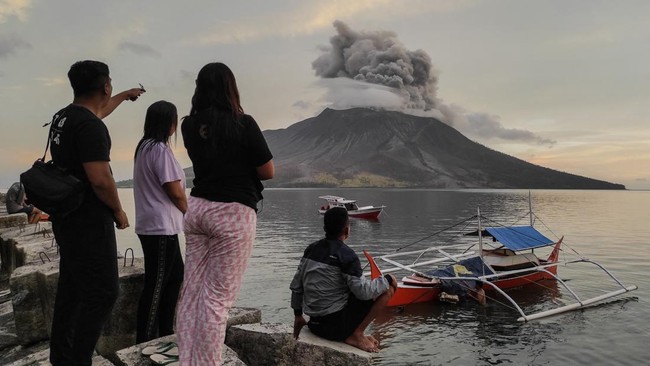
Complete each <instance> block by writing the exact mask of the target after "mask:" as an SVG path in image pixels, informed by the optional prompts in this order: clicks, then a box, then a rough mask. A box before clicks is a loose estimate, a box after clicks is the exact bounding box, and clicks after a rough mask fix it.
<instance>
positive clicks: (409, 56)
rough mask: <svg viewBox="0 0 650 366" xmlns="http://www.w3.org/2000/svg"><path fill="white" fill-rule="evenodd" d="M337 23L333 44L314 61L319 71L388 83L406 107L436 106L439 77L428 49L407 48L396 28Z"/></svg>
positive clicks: (334, 75)
mask: <svg viewBox="0 0 650 366" xmlns="http://www.w3.org/2000/svg"><path fill="white" fill-rule="evenodd" d="M334 27H335V28H336V30H337V33H338V34H337V35H335V36H333V37H332V38H331V39H330V43H331V48H328V49H323V51H324V52H325V53H324V54H323V55H321V56H320V57H318V58H317V59H316V60H315V61H314V62H313V63H312V67H313V68H314V70H316V75H318V76H320V77H323V78H341V77H343V78H350V79H354V80H357V81H360V82H367V83H372V84H378V85H385V86H388V87H390V88H393V89H394V90H395V91H397V92H398V93H399V94H400V95H401V96H402V98H403V99H404V104H403V107H404V108H407V109H420V110H430V109H433V108H436V90H437V86H436V84H437V82H438V79H437V77H436V75H435V74H434V71H433V70H434V69H433V65H432V64H431V58H430V57H429V55H427V53H426V52H424V51H422V50H417V51H409V50H407V49H406V48H405V47H404V45H403V44H402V43H401V42H400V41H399V40H398V39H397V35H396V34H395V33H393V32H389V31H376V32H357V31H354V30H352V29H350V27H348V25H347V24H345V23H343V22H341V21H339V20H337V21H335V22H334Z"/></svg>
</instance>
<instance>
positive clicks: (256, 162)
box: [181, 113, 273, 210]
mask: <svg viewBox="0 0 650 366" xmlns="http://www.w3.org/2000/svg"><path fill="white" fill-rule="evenodd" d="M206 116H207V113H198V114H196V115H193V116H188V117H186V118H185V119H184V120H183V123H182V125H181V131H182V134H183V142H184V144H185V148H186V149H187V153H188V155H189V157H190V159H191V160H192V165H193V168H194V180H193V182H194V187H193V188H192V191H191V193H190V195H192V196H194V197H200V198H204V199H207V200H210V201H215V202H239V203H241V204H243V205H246V206H248V207H251V208H252V209H254V210H257V202H258V201H260V200H261V199H262V198H263V197H262V190H263V189H264V187H263V186H262V183H261V182H260V180H259V178H257V171H256V170H255V168H256V167H259V166H262V165H264V164H265V163H267V162H268V161H270V160H271V159H272V158H273V155H272V154H271V151H270V150H269V147H268V145H267V144H266V140H265V139H264V136H263V135H262V131H260V128H259V126H258V125H257V122H255V120H254V119H253V117H251V116H249V115H246V114H245V115H243V116H242V117H240V119H239V121H235V120H234V119H232V118H230V116H227V117H224V114H220V118H219V119H218V120H217V119H215V118H207V117H206ZM227 123H229V124H230V125H227V126H226V125H225V124H227ZM212 129H214V130H212ZM208 131H210V132H208ZM220 133H222V134H227V135H228V136H229V138H228V141H226V142H222V143H215V141H214V138H213V137H212V136H216V135H218V134H220ZM222 136H223V135H222Z"/></svg>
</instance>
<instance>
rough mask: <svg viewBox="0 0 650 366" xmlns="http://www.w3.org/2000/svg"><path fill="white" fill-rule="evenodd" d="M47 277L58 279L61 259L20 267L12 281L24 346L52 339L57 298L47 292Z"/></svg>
mask: <svg viewBox="0 0 650 366" xmlns="http://www.w3.org/2000/svg"><path fill="white" fill-rule="evenodd" d="M47 276H56V277H57V278H58V263H57V262H53V263H50V262H48V263H46V264H43V265H42V266H38V267H36V266H26V267H19V268H18V269H17V270H16V271H14V273H13V275H12V276H11V279H10V281H9V286H10V289H11V294H12V306H13V312H14V321H15V325H16V335H17V336H18V342H19V343H20V344H22V345H26V344H30V343H34V342H38V341H42V340H45V339H48V338H49V330H50V326H51V319H52V311H53V307H54V300H53V299H54V298H53V296H52V295H51V294H47V285H46V282H48V281H47V280H46V277H47ZM50 281H52V280H50Z"/></svg>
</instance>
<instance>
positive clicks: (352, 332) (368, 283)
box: [290, 207, 397, 352]
mask: <svg viewBox="0 0 650 366" xmlns="http://www.w3.org/2000/svg"><path fill="white" fill-rule="evenodd" d="M324 221H325V227H324V229H325V239H321V240H319V241H317V242H315V243H312V244H311V245H309V246H308V247H307V249H305V253H304V255H303V257H302V259H301V260H300V265H299V266H298V270H297V271H296V274H295V276H294V277H293V281H291V285H290V288H291V307H292V308H293V311H294V316H295V319H294V326H293V336H294V337H295V338H296V339H297V338H298V335H299V334H300V330H301V329H302V327H303V326H305V325H308V326H309V330H311V331H312V333H314V334H316V335H317V336H319V337H323V338H325V339H329V340H332V341H339V342H345V343H347V344H349V345H351V346H354V347H357V348H360V349H362V350H364V351H367V352H379V342H377V340H376V339H375V338H374V337H373V336H370V335H365V330H366V328H367V327H368V325H370V323H371V322H372V321H373V319H375V317H377V315H378V313H379V311H380V310H381V309H383V308H384V307H386V304H387V303H388V300H390V298H391V297H392V296H393V293H394V292H395V289H396V287H397V280H396V279H395V277H394V276H393V275H391V274H387V275H385V276H384V277H379V278H375V279H373V280H370V279H368V278H366V277H364V276H363V271H362V269H361V263H360V262H359V257H357V255H356V253H355V252H354V250H352V249H351V248H350V247H348V246H347V245H346V244H345V243H344V242H343V240H345V239H347V238H348V236H350V222H349V220H348V212H347V210H346V209H344V208H342V207H335V208H331V209H329V210H327V212H325V218H324ZM303 312H304V313H305V314H307V315H309V316H310V319H309V323H307V322H306V321H305V318H304V317H303V315H302V314H303Z"/></svg>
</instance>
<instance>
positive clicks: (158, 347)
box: [142, 342, 178, 356]
mask: <svg viewBox="0 0 650 366" xmlns="http://www.w3.org/2000/svg"><path fill="white" fill-rule="evenodd" d="M167 352H171V353H169V354H168V353H167ZM174 352H175V353H174ZM156 353H160V354H164V355H169V356H178V347H177V346H176V343H174V342H168V343H158V344H154V345H153V346H147V347H145V348H143V349H142V355H143V356H151V355H153V354H156Z"/></svg>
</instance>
